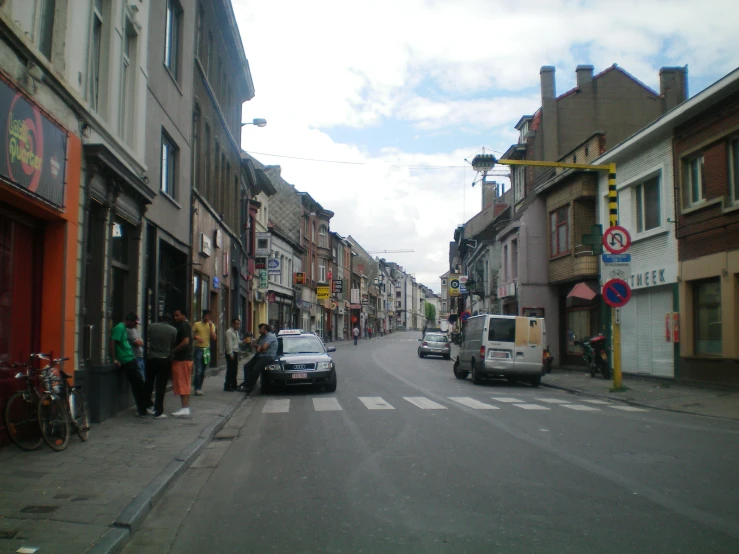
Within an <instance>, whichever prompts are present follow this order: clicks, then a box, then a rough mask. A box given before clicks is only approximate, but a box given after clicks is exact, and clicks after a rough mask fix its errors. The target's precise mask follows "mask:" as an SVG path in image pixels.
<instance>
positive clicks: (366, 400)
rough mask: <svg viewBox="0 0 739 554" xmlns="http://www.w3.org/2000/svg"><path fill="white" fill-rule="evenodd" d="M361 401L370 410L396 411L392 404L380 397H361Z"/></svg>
mask: <svg viewBox="0 0 739 554" xmlns="http://www.w3.org/2000/svg"><path fill="white" fill-rule="evenodd" d="M359 400H360V401H361V402H362V404H364V405H365V406H367V409H368V410H394V409H395V408H393V407H392V406H391V405H390V404H388V403H387V402H385V401H384V400H383V399H382V398H380V397H379V396H360V397H359Z"/></svg>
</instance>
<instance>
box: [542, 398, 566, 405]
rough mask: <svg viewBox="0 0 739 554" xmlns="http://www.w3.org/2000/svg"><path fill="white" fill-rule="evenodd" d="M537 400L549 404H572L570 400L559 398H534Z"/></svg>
mask: <svg viewBox="0 0 739 554" xmlns="http://www.w3.org/2000/svg"><path fill="white" fill-rule="evenodd" d="M534 400H538V401H539V402H548V403H549V404H572V402H571V401H570V400H560V399H559V398H534Z"/></svg>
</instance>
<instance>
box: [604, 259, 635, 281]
mask: <svg viewBox="0 0 739 554" xmlns="http://www.w3.org/2000/svg"><path fill="white" fill-rule="evenodd" d="M601 260H602V262H603V272H602V276H603V279H604V280H605V281H608V280H609V279H623V280H624V281H628V280H629V279H630V278H631V254H603V255H602V256H601Z"/></svg>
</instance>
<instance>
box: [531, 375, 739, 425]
mask: <svg viewBox="0 0 739 554" xmlns="http://www.w3.org/2000/svg"><path fill="white" fill-rule="evenodd" d="M541 385H542V386H543V387H549V388H550V389H558V390H563V391H567V392H571V393H573V394H576V395H578V396H593V397H595V398H603V399H604V400H614V401H616V402H621V403H622V404H628V405H629V406H635V407H637V408H649V409H650V410H659V411H661V412H672V413H676V414H686V415H692V416H700V417H708V418H711V419H720V420H723V421H737V420H736V419H735V418H731V417H722V416H715V415H708V414H701V413H698V412H688V411H686V410H676V409H675V408H663V407H661V406H653V405H652V404H644V403H642V402H634V401H633V400H624V399H623V398H614V397H613V396H609V395H605V394H597V393H593V392H587V391H584V390H582V389H574V388H569V387H563V386H562V385H550V384H549V383H544V382H543V381H542V383H541Z"/></svg>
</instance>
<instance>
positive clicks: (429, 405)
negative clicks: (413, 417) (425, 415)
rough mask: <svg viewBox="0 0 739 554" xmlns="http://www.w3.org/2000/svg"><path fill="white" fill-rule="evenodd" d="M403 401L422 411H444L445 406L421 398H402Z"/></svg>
mask: <svg viewBox="0 0 739 554" xmlns="http://www.w3.org/2000/svg"><path fill="white" fill-rule="evenodd" d="M403 400H407V401H408V402H410V403H411V404H413V405H415V406H418V407H419V408H421V409H422V410H446V409H447V407H446V406H442V405H441V404H437V403H436V402H434V401H433V400H429V399H428V398H425V397H423V396H404V397H403Z"/></svg>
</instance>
